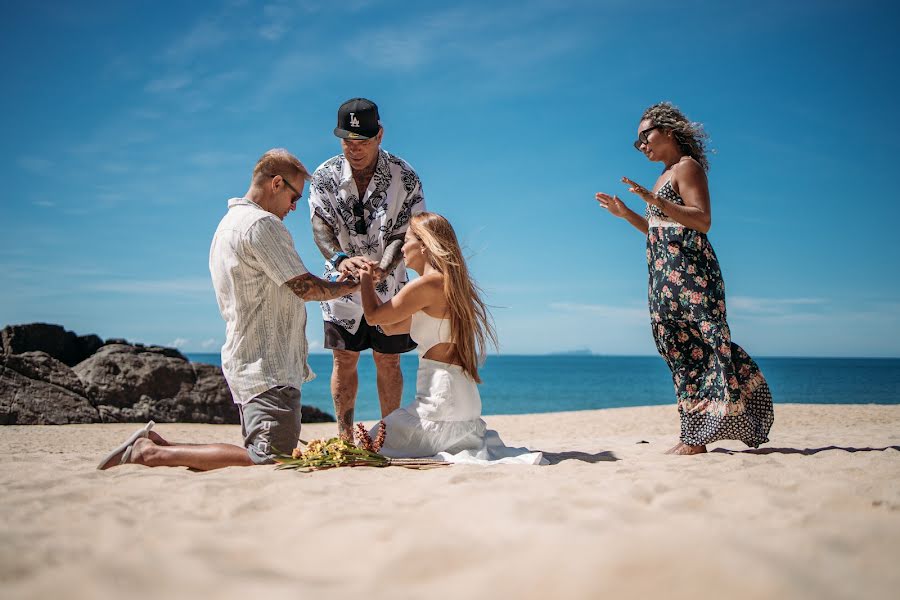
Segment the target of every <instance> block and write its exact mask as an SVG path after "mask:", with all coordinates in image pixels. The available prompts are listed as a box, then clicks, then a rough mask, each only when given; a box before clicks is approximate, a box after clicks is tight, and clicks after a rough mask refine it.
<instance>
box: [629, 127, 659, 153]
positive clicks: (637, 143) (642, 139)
mask: <svg viewBox="0 0 900 600" xmlns="http://www.w3.org/2000/svg"><path fill="white" fill-rule="evenodd" d="M658 128H659V125H654V126H653V127H648V128H647V129H645V130H643V131H642V132H640V133H639V134H638V139H636V140H634V149H635V150H637V151H638V152H640V151H641V144H646V143H647V142H649V141H650V140H648V139H647V134H648V133H650V132H651V131H653V130H654V129H658Z"/></svg>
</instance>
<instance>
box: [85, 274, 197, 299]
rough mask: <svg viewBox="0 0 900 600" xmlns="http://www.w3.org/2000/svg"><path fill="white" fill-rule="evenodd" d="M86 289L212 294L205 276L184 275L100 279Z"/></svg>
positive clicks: (141, 293)
mask: <svg viewBox="0 0 900 600" xmlns="http://www.w3.org/2000/svg"><path fill="white" fill-rule="evenodd" d="M88 289H91V290H94V291H98V292H113V293H118V294H140V295H147V294H164V295H169V294H176V295H182V296H196V295H203V296H208V295H209V294H212V293H213V291H212V282H211V281H210V280H209V279H206V278H200V277H194V278H190V277H185V278H176V279H146V280H126V279H119V280H109V281H101V282H97V283H94V284H91V285H90V286H88Z"/></svg>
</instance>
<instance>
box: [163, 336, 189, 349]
mask: <svg viewBox="0 0 900 600" xmlns="http://www.w3.org/2000/svg"><path fill="white" fill-rule="evenodd" d="M190 342H191V340H189V339H187V338H175V339H174V340H172V341H171V342H169V343H168V344H166V345H167V346H170V347H173V348H184V347H185V346H187V345H188V344H189V343H190Z"/></svg>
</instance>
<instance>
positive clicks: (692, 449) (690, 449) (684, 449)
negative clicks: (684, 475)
mask: <svg viewBox="0 0 900 600" xmlns="http://www.w3.org/2000/svg"><path fill="white" fill-rule="evenodd" d="M704 452H706V446H703V445H701V446H691V445H689V444H685V443H684V442H678V444H677V445H676V446H675V447H673V448H671V449H669V450H668V451H667V452H666V454H681V455H685V456H689V455H691V454H703V453H704Z"/></svg>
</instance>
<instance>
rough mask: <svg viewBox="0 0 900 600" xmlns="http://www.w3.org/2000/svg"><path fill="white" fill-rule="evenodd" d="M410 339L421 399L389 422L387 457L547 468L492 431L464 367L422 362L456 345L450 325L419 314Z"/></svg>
mask: <svg viewBox="0 0 900 600" xmlns="http://www.w3.org/2000/svg"><path fill="white" fill-rule="evenodd" d="M409 333H410V336H411V337H412V338H413V340H415V342H416V343H417V344H418V345H419V347H418V352H419V370H418V373H417V374H416V398H415V400H413V402H412V403H411V404H410V405H409V406H406V407H404V408H398V409H397V410H395V411H394V412H392V413H391V414H389V415H388V416H387V417H385V418H384V424H385V427H386V430H387V431H386V435H385V442H384V446H383V447H382V449H381V453H382V454H384V455H385V456H388V457H391V458H420V457H432V458H436V459H440V460H445V461H448V462H454V463H470V464H493V463H520V464H529V465H538V464H547V461H546V460H544V458H543V454H542V453H541V452H531V451H530V450H528V449H527V448H511V447H509V446H506V445H505V444H504V443H503V440H501V439H500V436H499V435H497V432H496V431H494V430H492V429H488V428H487V425H486V424H485V422H484V420H483V419H482V418H481V395H480V394H479V393H478V385H477V384H476V383H475V382H474V381H473V380H472V379H471V378H470V377H469V376H468V375H467V374H466V373H465V372H464V371H463V369H462V367H460V366H458V365H451V364H448V363H444V362H440V361H436V360H430V359H427V358H422V357H423V356H424V355H425V354H426V353H427V352H428V351H429V350H430V349H431V348H432V347H434V346H435V345H437V344H440V343H445V342H449V341H450V320H449V319H437V318H435V317H432V316H429V315H427V314H425V313H424V312H423V311H419V312H417V313H415V314H414V315H413V317H412V325H411V327H410V332H409ZM374 433H377V432H376V431H374V430H373V436H374Z"/></svg>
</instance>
